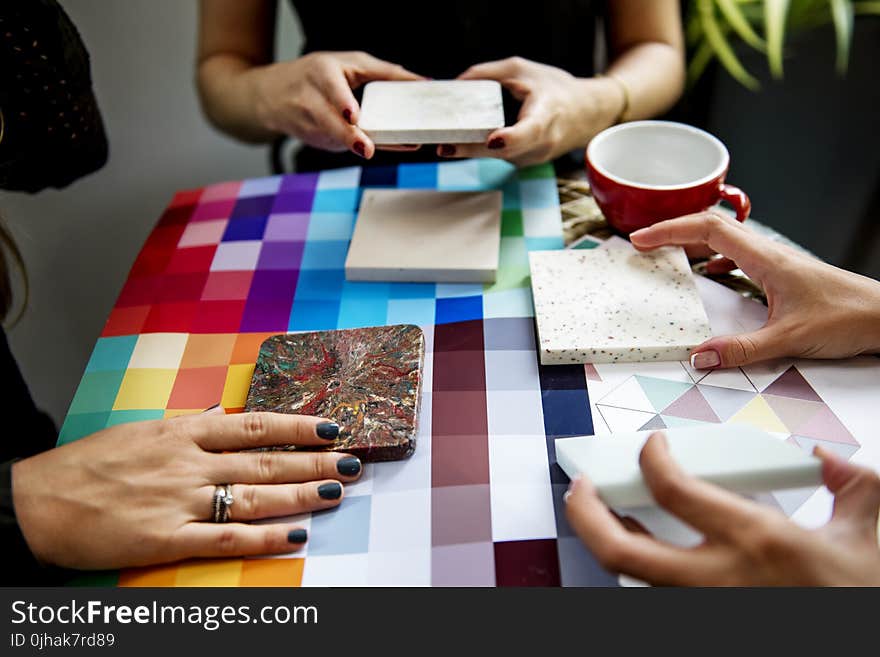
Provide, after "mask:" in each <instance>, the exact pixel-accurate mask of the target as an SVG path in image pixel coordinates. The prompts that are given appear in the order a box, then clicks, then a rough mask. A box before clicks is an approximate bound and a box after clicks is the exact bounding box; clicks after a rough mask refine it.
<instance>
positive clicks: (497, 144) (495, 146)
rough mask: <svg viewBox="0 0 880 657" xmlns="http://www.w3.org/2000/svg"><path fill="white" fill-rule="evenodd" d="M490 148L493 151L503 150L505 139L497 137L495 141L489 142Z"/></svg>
mask: <svg viewBox="0 0 880 657" xmlns="http://www.w3.org/2000/svg"><path fill="white" fill-rule="evenodd" d="M489 148H490V149H492V150H493V151H497V150H499V149H501V148H504V139H503V138H502V137H495V138H494V139H490V140H489Z"/></svg>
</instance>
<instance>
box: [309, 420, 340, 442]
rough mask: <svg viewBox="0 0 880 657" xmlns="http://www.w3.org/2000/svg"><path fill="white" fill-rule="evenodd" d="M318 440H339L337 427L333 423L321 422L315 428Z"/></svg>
mask: <svg viewBox="0 0 880 657" xmlns="http://www.w3.org/2000/svg"><path fill="white" fill-rule="evenodd" d="M315 433H316V434H318V438H323V439H324V440H336V439H337V438H339V425H338V424H336V423H335V422H321V423H320V424H318V425H317V426H316V427H315Z"/></svg>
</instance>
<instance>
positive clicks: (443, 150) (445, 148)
mask: <svg viewBox="0 0 880 657" xmlns="http://www.w3.org/2000/svg"><path fill="white" fill-rule="evenodd" d="M440 155H442V156H443V157H452V156H453V155H455V146H452V145H451V144H441V145H440Z"/></svg>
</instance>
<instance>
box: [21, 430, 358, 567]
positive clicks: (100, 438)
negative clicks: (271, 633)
mask: <svg viewBox="0 0 880 657" xmlns="http://www.w3.org/2000/svg"><path fill="white" fill-rule="evenodd" d="M322 423H326V421H325V420H319V419H317V418H312V417H305V416H298V415H280V414H273V413H243V414H237V415H216V414H204V415H197V416H186V417H179V418H174V419H171V420H156V421H152V422H137V423H132V424H125V425H119V426H115V427H111V428H109V429H105V430H103V431H99V432H98V433H96V434H93V435H91V436H88V437H87V438H83V439H82V440H78V441H76V442H75V443H70V444H68V445H64V446H63V447H58V448H56V449H52V450H49V451H48V452H44V453H42V454H39V455H37V456H34V457H32V458H29V459H25V460H23V461H19V462H18V463H16V464H15V465H14V466H13V468H12V491H13V501H14V504H15V513H16V516H17V518H18V521H19V526H20V528H21V531H22V533H23V534H24V537H25V539H26V540H27V543H28V545H29V546H30V548H31V551H32V552H33V553H34V555H35V556H36V557H37V559H39V560H40V561H41V562H43V563H45V564H51V565H56V566H63V567H66V568H78V569H104V568H121V567H126V566H143V565H148V564H156V563H163V562H168V561H177V560H179V559H185V558H189V557H234V556H244V555H257V554H273V553H287V552H292V551H294V550H297V549H299V548H300V547H301V545H302V543H304V542H305V540H306V533H305V530H303V529H302V528H299V527H296V526H292V525H290V524H285V523H276V524H260V525H250V524H244V523H245V522H246V521H250V520H258V519H262V518H275V517H282V516H289V515H293V514H297V513H305V512H309V511H316V510H318V509H327V508H330V507H334V506H337V505H338V504H339V503H340V502H341V501H342V495H343V490H342V486H341V484H340V483H339V482H349V481H353V480H355V479H357V477H358V476H359V475H360V470H361V465H360V461H358V460H357V459H356V458H354V457H352V456H348V455H346V454H337V453H330V452H285V451H260V452H247V453H241V452H239V450H246V449H253V448H257V447H271V446H278V445H287V444H294V445H326V444H327V440H326V439H322V438H319V437H318V433H317V429H316V427H318V426H320V425H321V424H322ZM334 428H335V429H336V432H337V433H338V427H336V425H335V424H332V423H328V424H326V426H324V427H323V428H322V430H321V431H322V433H324V434H327V433H328V432H329V433H331V434H332V433H333V429H334ZM225 452H233V453H225ZM219 484H232V496H233V498H234V502H233V504H232V505H231V507H230V517H231V519H232V521H231V522H228V523H223V524H215V523H213V522H211V515H212V503H213V495H214V490H215V486H217V485H219Z"/></svg>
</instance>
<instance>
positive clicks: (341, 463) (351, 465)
mask: <svg viewBox="0 0 880 657" xmlns="http://www.w3.org/2000/svg"><path fill="white" fill-rule="evenodd" d="M360 471H361V460H360V459H359V458H358V457H356V456H346V457H345V458H344V459H339V460H338V461H336V472H338V473H339V474H341V475H345V476H346V477H353V476H355V475H356V474H357V473H359V472H360Z"/></svg>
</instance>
